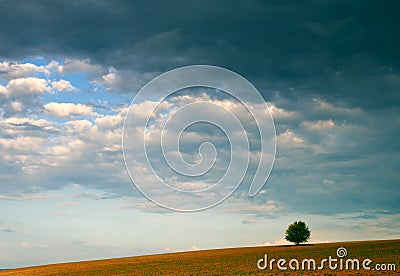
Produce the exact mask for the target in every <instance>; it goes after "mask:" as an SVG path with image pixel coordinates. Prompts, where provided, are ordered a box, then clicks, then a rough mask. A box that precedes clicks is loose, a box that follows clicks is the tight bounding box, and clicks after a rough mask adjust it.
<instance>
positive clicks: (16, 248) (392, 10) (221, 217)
mask: <svg viewBox="0 0 400 276" xmlns="http://www.w3.org/2000/svg"><path fill="white" fill-rule="evenodd" d="M399 8H400V7H399V4H398V3H397V2H395V1H393V2H391V1H388V2H385V3H382V2H380V1H350V2H349V1H302V2H298V1H293V2H288V1H162V2H160V3H157V4H150V3H148V2H147V3H146V2H145V1H105V0H101V1H92V0H83V1H50V0H49V1H45V0H43V1H19V0H17V1H4V0H0V26H1V27H0V45H1V46H0V126H1V127H0V153H1V154H0V247H1V248H2V250H1V251H0V268H12V267H21V266H29V265H38V264H45V263H56V262H67V261H74V260H75V261H76V260H88V259H99V258H111V257H119V256H134V255H143V254H154V253H163V252H174V251H186V250H197V249H206V248H223V247H237V246H257V245H275V244H283V243H284V231H285V229H286V227H287V226H288V225H289V224H290V223H292V222H293V221H295V220H303V221H306V223H307V224H308V225H309V227H310V229H311V231H312V236H311V241H310V242H312V243H316V242H328V241H349V240H371V239H395V238H399V236H400V233H399V229H400V208H399V202H400V191H399V182H398V181H399V179H400V172H399V170H398V167H399V164H400V162H399V161H400V160H399V158H400V157H399V156H400V143H399V142H398V137H399V135H400V52H399V50H398V48H399V47H398V45H399V42H400V41H399V38H400V22H399V19H398V14H397V13H398V12H397V11H398V10H399ZM196 64H202V65H214V66H219V67H223V68H227V69H229V70H232V71H233V72H236V73H238V74H240V75H241V76H243V77H244V78H246V79H247V80H248V81H249V82H251V83H252V85H254V87H256V88H257V90H258V91H259V92H260V94H261V95H262V97H263V99H264V100H265V102H266V103H267V104H268V106H269V109H268V110H269V113H270V114H271V116H272V118H273V120H274V124H275V129H276V155H275V163H274V166H273V169H272V172H271V174H270V177H269V179H268V181H267V183H266V184H265V186H264V187H263V188H262V190H261V191H260V192H259V193H258V194H257V195H256V196H255V197H252V198H249V197H248V188H249V184H250V182H251V180H249V179H248V177H251V175H253V173H254V167H253V170H252V169H249V171H248V172H247V173H246V177H247V178H246V177H245V179H244V181H243V183H242V184H241V185H240V187H239V188H238V189H237V190H236V191H235V192H234V193H233V194H232V195H231V196H230V197H229V198H228V199H226V200H225V201H224V202H222V203H221V204H219V205H217V206H215V207H213V208H209V209H207V210H204V211H200V212H191V213H183V212H174V211H171V210H167V209H165V208H161V207H159V206H157V205H155V204H154V203H152V202H151V201H149V200H148V199H147V198H146V197H144V196H143V195H142V194H141V193H140V192H139V191H138V189H137V188H136V187H135V186H134V185H133V183H132V181H131V179H130V177H129V174H128V172H127V169H126V167H125V163H124V156H123V152H122V144H121V140H122V132H123V122H124V119H125V116H126V114H127V112H128V110H129V109H128V108H129V106H130V104H131V102H132V100H133V98H134V97H135V95H137V93H138V92H139V91H140V89H141V88H142V87H143V86H144V85H145V84H146V83H148V82H149V81H150V80H152V79H153V78H154V77H156V76H159V75H160V74H162V73H164V72H167V71H169V70H172V69H175V68H179V67H182V66H188V65H196ZM189 90H190V89H187V91H185V90H182V91H180V92H179V93H177V94H176V95H174V96H173V97H169V98H166V99H165V101H164V102H163V105H160V111H159V113H158V115H157V116H154V117H152V119H153V121H152V122H151V123H152V126H157V124H159V123H160V122H162V121H163V120H165V118H168V116H171V115H172V114H173V112H174V111H175V110H176V109H177V108H180V107H181V106H183V105H185V104H187V103H195V102H208V103H213V104H217V105H219V106H224V107H226V108H227V109H229V110H230V111H234V112H237V113H236V114H240V116H243V118H246V116H247V115H246V112H245V111H243V106H241V105H240V103H238V102H237V101H235V100H234V99H232V98H229V97H228V96H227V95H225V94H224V95H223V96H219V95H220V94H219V92H218V91H217V90H213V91H211V90H210V89H205V88H204V89H200V88H199V89H197V90H196V89H194V90H190V91H189ZM155 102H156V100H155V99H152V98H149V99H148V100H147V101H143V102H138V103H135V104H134V105H133V107H131V109H130V110H133V113H134V114H133V115H132V116H131V115H130V117H129V118H130V119H131V120H132V123H133V124H134V123H135V121H136V119H135V118H138V120H139V119H140V118H141V116H143V114H146V112H148V108H149V107H148V105H152V104H154V103H155ZM254 109H255V110H256V111H257V112H258V111H259V112H268V110H266V109H265V106H262V105H254ZM210 114H213V113H212V112H211V111H210ZM216 114H217V113H216ZM194 115H195V114H194ZM194 115H193V116H194ZM135 116H136V117H135ZM240 116H239V117H240ZM215 117H217V115H215ZM249 126H251V124H249ZM186 135H187V136H185V135H183V136H182V139H183V142H182V151H183V153H184V156H185V158H187V160H191V161H195V160H196V158H197V157H198V147H199V143H201V142H203V141H206V140H207V141H210V142H213V144H214V145H215V147H216V148H217V152H218V153H219V154H218V156H219V157H220V159H218V160H219V161H217V162H216V163H215V166H214V168H213V172H212V173H211V174H209V175H207V176H206V177H204V178H203V179H202V180H201V181H200V182H196V183H193V182H192V180H191V179H184V178H183V179H182V178H175V176H173V175H172V172H171V171H168V170H165V169H163V168H161V167H162V164H163V163H162V162H163V161H162V160H161V159H162V158H161V157H162V156H161V154H160V152H159V151H158V149H157V147H155V146H154V145H153V144H151V143H150V144H151V145H149V149H148V150H149V152H151V153H152V155H151V162H152V164H153V165H154V167H155V168H156V169H159V170H160V171H159V173H160V175H161V177H162V178H163V179H165V180H166V181H169V182H168V183H172V184H171V185H177V186H176V187H178V188H182V187H183V188H185V187H188V186H190V187H192V188H193V185H195V186H196V185H198V186H196V187H202V185H210V184H212V183H214V182H215V181H216V179H217V178H218V177H220V176H221V175H223V173H224V170H226V168H227V162H228V161H227V160H228V157H227V156H229V154H228V155H227V153H226V150H227V149H228V148H227V143H226V140H224V139H226V137H224V135H221V133H220V131H219V130H218V129H210V128H209V127H205V126H202V125H198V126H197V127H193V128H192V129H189V130H188V131H187V134H186ZM248 136H249V137H250V138H249V139H250V140H257V138H259V136H257V135H256V133H255V132H254V129H251V128H250V129H248ZM132 139H133V140H132V141H133V142H134V141H135V138H132ZM204 139H205V140H204ZM151 141H153V140H151ZM257 143H258V144H257ZM259 143H260V142H257V141H255V142H254V144H253V146H252V148H251V150H252V152H256V153H257V151H259V150H260V149H259ZM250 165H251V164H250ZM151 184H152V183H151V182H149V185H151ZM191 185H192V186H191ZM183 188H182V189H183ZM168 200H169V202H178V199H177V198H174V197H170V198H168Z"/></svg>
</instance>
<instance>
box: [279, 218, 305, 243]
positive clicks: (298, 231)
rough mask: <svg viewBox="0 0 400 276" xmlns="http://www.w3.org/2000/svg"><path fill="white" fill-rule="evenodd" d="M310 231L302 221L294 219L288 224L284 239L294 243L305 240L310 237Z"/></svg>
mask: <svg viewBox="0 0 400 276" xmlns="http://www.w3.org/2000/svg"><path fill="white" fill-rule="evenodd" d="M310 236H311V231H310V229H309V228H308V226H307V225H306V223H305V222H304V221H295V222H293V223H292V224H290V225H289V227H288V228H287V229H286V232H285V239H286V240H287V241H290V242H292V243H294V244H296V245H299V244H300V243H303V242H307V241H308V240H309V239H310Z"/></svg>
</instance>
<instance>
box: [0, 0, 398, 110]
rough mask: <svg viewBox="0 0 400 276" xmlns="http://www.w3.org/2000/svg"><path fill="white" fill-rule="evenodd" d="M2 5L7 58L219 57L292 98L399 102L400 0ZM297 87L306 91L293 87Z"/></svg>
mask: <svg viewBox="0 0 400 276" xmlns="http://www.w3.org/2000/svg"><path fill="white" fill-rule="evenodd" d="M0 4H1V16H0V24H1V26H2V30H1V32H0V40H1V45H2V46H1V51H0V56H1V57H3V58H8V59H10V58H14V59H21V58H24V57H26V56H27V55H40V56H54V57H57V58H60V56H67V57H76V58H91V60H92V61H93V62H96V63H100V64H105V65H112V66H114V67H116V68H118V69H122V68H125V69H130V70H132V69H134V70H140V71H144V72H162V71H165V70H167V69H171V68H174V67H176V66H181V65H186V64H193V63H206V64H216V65H221V66H226V67H228V68H230V69H233V70H235V71H237V72H240V73H242V74H244V75H246V76H247V77H249V78H250V79H251V80H253V81H255V82H256V85H258V86H259V87H261V88H262V89H263V90H264V89H265V90H266V91H270V92H272V91H273V90H280V91H281V93H285V94H286V95H287V96H291V97H303V96H304V94H306V95H309V94H310V93H314V94H322V95H323V96H324V97H327V98H330V99H336V98H338V97H343V96H345V97H346V98H349V99H350V100H351V101H349V104H352V105H362V104H364V105H366V106H368V107H371V106H372V105H374V106H376V105H381V106H382V105H387V104H391V105H394V104H398V103H399V96H398V95H399V93H397V92H398V85H399V77H398V71H399V69H400V68H399V60H400V54H399V51H398V47H397V45H398V44H399V37H400V29H399V28H400V27H399V26H400V24H399V20H398V16H397V11H398V8H399V4H398V3H397V2H392V3H390V2H385V3H383V4H382V2H378V1H351V2H349V1H321V2H318V1H303V2H297V1H295V2H292V3H286V2H285V3H282V2H281V1H268V2H264V1H217V2H216V1H208V2H207V1H201V2H198V1H162V2H158V3H157V4H149V3H146V2H145V1H142V2H138V1H1V2H0ZM290 87H296V88H299V89H298V90H296V91H297V92H295V93H293V92H290V91H289V90H288V89H289V88H290ZM301 89H302V90H305V92H300V91H302V90H301ZM268 96H270V95H268V94H266V97H268ZM360 97H363V101H362V102H360V101H359V100H360Z"/></svg>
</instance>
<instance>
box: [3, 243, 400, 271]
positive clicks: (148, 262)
mask: <svg viewBox="0 0 400 276" xmlns="http://www.w3.org/2000/svg"><path fill="white" fill-rule="evenodd" d="M340 247H344V248H346V250H347V256H345V257H343V267H344V263H345V261H346V260H347V259H354V258H357V259H359V261H360V266H361V263H362V261H363V260H364V259H366V258H369V259H371V260H372V262H371V264H370V265H369V267H371V270H370V271H368V270H363V269H362V268H361V269H360V270H359V271H357V270H345V269H343V270H340V269H337V270H330V269H329V267H328V263H325V266H324V269H322V270H315V271H313V270H307V269H306V270H304V271H303V270H299V271H292V270H291V269H290V268H288V270H287V271H286V272H285V271H282V270H279V269H278V268H277V265H276V262H275V263H273V270H270V269H269V268H267V269H266V270H264V271H262V270H259V269H258V268H257V261H258V260H259V259H260V258H263V257H264V254H268V262H269V261H270V260H271V259H272V258H274V259H276V260H278V259H280V258H284V259H285V260H287V263H286V267H288V263H289V260H291V259H294V258H295V259H297V260H298V261H299V262H300V264H301V261H302V260H303V259H310V258H313V259H315V260H316V264H317V268H318V266H319V265H320V264H321V260H322V259H324V258H328V257H329V256H331V257H332V258H338V257H337V249H338V248H340ZM399 257H400V240H385V241H357V242H338V243H325V244H314V245H304V246H268V247H244V248H230V249H215V250H201V251H193V252H182V253H170V254H159V255H150V256H139V257H128V258H118V259H106V260H96V261H85V262H73V263H65V264H52V265H43V266H36V267H27V268H18V269H12V270H7V271H0V275H1V276H3V275H160V274H162V275H246V274H247V275H288V274H290V275H297V274H301V275H324V274H329V275H357V274H358V273H359V275H360V274H361V275H399V271H400V267H399ZM339 260H340V259H339ZM261 264H262V263H261ZM376 264H385V266H386V269H387V270H388V269H389V268H390V269H391V270H393V267H390V266H389V265H388V264H395V265H396V268H395V269H396V271H397V273H396V272H393V271H386V272H378V271H377V270H376ZM338 265H339V261H338ZM382 267H383V266H382ZM349 268H351V266H350V263H349ZM289 272H290V273H289Z"/></svg>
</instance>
